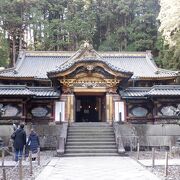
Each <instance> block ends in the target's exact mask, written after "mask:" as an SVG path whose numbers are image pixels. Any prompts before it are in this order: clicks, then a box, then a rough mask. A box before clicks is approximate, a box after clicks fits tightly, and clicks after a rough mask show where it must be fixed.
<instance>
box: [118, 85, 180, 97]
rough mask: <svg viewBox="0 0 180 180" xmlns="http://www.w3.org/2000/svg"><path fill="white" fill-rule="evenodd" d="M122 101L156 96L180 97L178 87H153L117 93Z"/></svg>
mask: <svg viewBox="0 0 180 180" xmlns="http://www.w3.org/2000/svg"><path fill="white" fill-rule="evenodd" d="M119 94H120V95H121V97H122V98H124V99H131V98H145V97H146V98H147V97H157V96H163V97H164V96H175V97H177V96H178V97H180V85H155V86H153V87H129V88H127V89H125V90H122V91H119Z"/></svg>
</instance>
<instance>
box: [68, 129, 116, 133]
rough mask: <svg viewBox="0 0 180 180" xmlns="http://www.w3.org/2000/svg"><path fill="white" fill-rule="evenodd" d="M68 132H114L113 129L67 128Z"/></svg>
mask: <svg viewBox="0 0 180 180" xmlns="http://www.w3.org/2000/svg"><path fill="white" fill-rule="evenodd" d="M68 132H114V131H113V129H109V128H108V129H93V128H92V129H90V128H89V129H68Z"/></svg>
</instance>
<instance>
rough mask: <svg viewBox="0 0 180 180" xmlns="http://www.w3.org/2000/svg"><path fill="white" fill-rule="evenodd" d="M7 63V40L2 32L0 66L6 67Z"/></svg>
mask: <svg viewBox="0 0 180 180" xmlns="http://www.w3.org/2000/svg"><path fill="white" fill-rule="evenodd" d="M8 63H9V48H8V41H7V39H6V38H5V37H4V34H2V33H0V66H3V67H7V65H8Z"/></svg>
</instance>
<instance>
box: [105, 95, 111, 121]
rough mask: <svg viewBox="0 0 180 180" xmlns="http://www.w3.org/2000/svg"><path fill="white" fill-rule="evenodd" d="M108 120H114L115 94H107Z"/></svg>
mask: <svg viewBox="0 0 180 180" xmlns="http://www.w3.org/2000/svg"><path fill="white" fill-rule="evenodd" d="M106 120H107V122H109V123H110V124H112V122H113V96H112V95H111V94H106Z"/></svg>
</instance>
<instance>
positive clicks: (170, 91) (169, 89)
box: [148, 85, 180, 96]
mask: <svg viewBox="0 0 180 180" xmlns="http://www.w3.org/2000/svg"><path fill="white" fill-rule="evenodd" d="M148 95H149V96H161V95H163V96H180V85H159V86H153V88H152V89H151V90H150V91H149V92H148Z"/></svg>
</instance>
